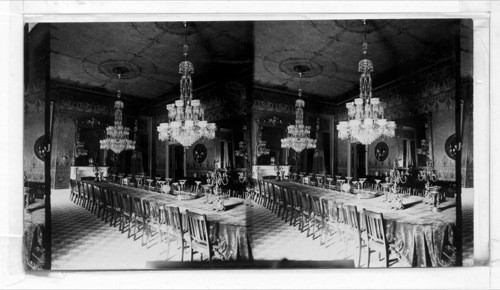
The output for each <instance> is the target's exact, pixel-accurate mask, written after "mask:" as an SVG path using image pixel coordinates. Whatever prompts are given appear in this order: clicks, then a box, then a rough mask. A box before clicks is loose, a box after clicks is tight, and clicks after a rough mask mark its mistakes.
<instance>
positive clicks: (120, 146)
mask: <svg viewBox="0 0 500 290" xmlns="http://www.w3.org/2000/svg"><path fill="white" fill-rule="evenodd" d="M120 80H121V74H120V73H119V74H118V86H119V87H120ZM121 94H122V93H121V90H120V89H118V100H117V101H116V102H115V123H114V125H113V126H109V127H107V128H106V139H103V140H101V141H100V143H101V146H100V148H101V149H104V150H107V149H111V150H112V151H113V152H115V153H116V154H119V153H120V152H122V151H123V150H134V149H135V141H133V140H129V139H128V135H129V133H130V128H128V127H123V125H122V119H123V113H122V109H123V102H122V101H121V100H120V98H121Z"/></svg>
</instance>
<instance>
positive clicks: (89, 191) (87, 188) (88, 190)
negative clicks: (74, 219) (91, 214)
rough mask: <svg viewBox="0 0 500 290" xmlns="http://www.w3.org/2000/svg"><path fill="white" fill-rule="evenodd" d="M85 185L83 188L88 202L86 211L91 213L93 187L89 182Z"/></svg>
mask: <svg viewBox="0 0 500 290" xmlns="http://www.w3.org/2000/svg"><path fill="white" fill-rule="evenodd" d="M83 185H84V186H83V188H84V189H85V190H84V191H83V192H84V193H85V200H86V205H85V209H87V210H88V211H90V209H91V208H92V185H91V184H90V183H88V182H84V183H83Z"/></svg>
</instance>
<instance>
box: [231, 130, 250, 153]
mask: <svg viewBox="0 0 500 290" xmlns="http://www.w3.org/2000/svg"><path fill="white" fill-rule="evenodd" d="M247 144H248V136H247V126H243V141H240V143H239V144H238V145H239V148H238V149H237V150H235V151H234V155H235V156H238V157H243V158H245V159H248V155H247Z"/></svg>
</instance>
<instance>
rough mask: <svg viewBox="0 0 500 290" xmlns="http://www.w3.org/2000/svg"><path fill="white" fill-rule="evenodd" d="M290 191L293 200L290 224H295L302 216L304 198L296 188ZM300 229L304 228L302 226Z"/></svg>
mask: <svg viewBox="0 0 500 290" xmlns="http://www.w3.org/2000/svg"><path fill="white" fill-rule="evenodd" d="M289 193H290V197H291V200H292V210H291V217H290V225H293V226H295V225H296V224H297V218H301V217H302V199H301V197H300V193H299V192H298V191H297V190H295V189H290V191H289ZM300 230H302V228H300Z"/></svg>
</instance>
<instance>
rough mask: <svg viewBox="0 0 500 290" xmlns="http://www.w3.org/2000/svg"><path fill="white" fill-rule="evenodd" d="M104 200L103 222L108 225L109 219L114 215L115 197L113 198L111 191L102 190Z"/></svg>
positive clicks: (107, 189)
mask: <svg viewBox="0 0 500 290" xmlns="http://www.w3.org/2000/svg"><path fill="white" fill-rule="evenodd" d="M101 192H102V195H103V200H104V208H103V211H102V220H103V221H104V222H105V223H107V222H108V217H109V216H110V215H112V214H113V210H114V209H113V197H112V196H111V189H109V188H101Z"/></svg>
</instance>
